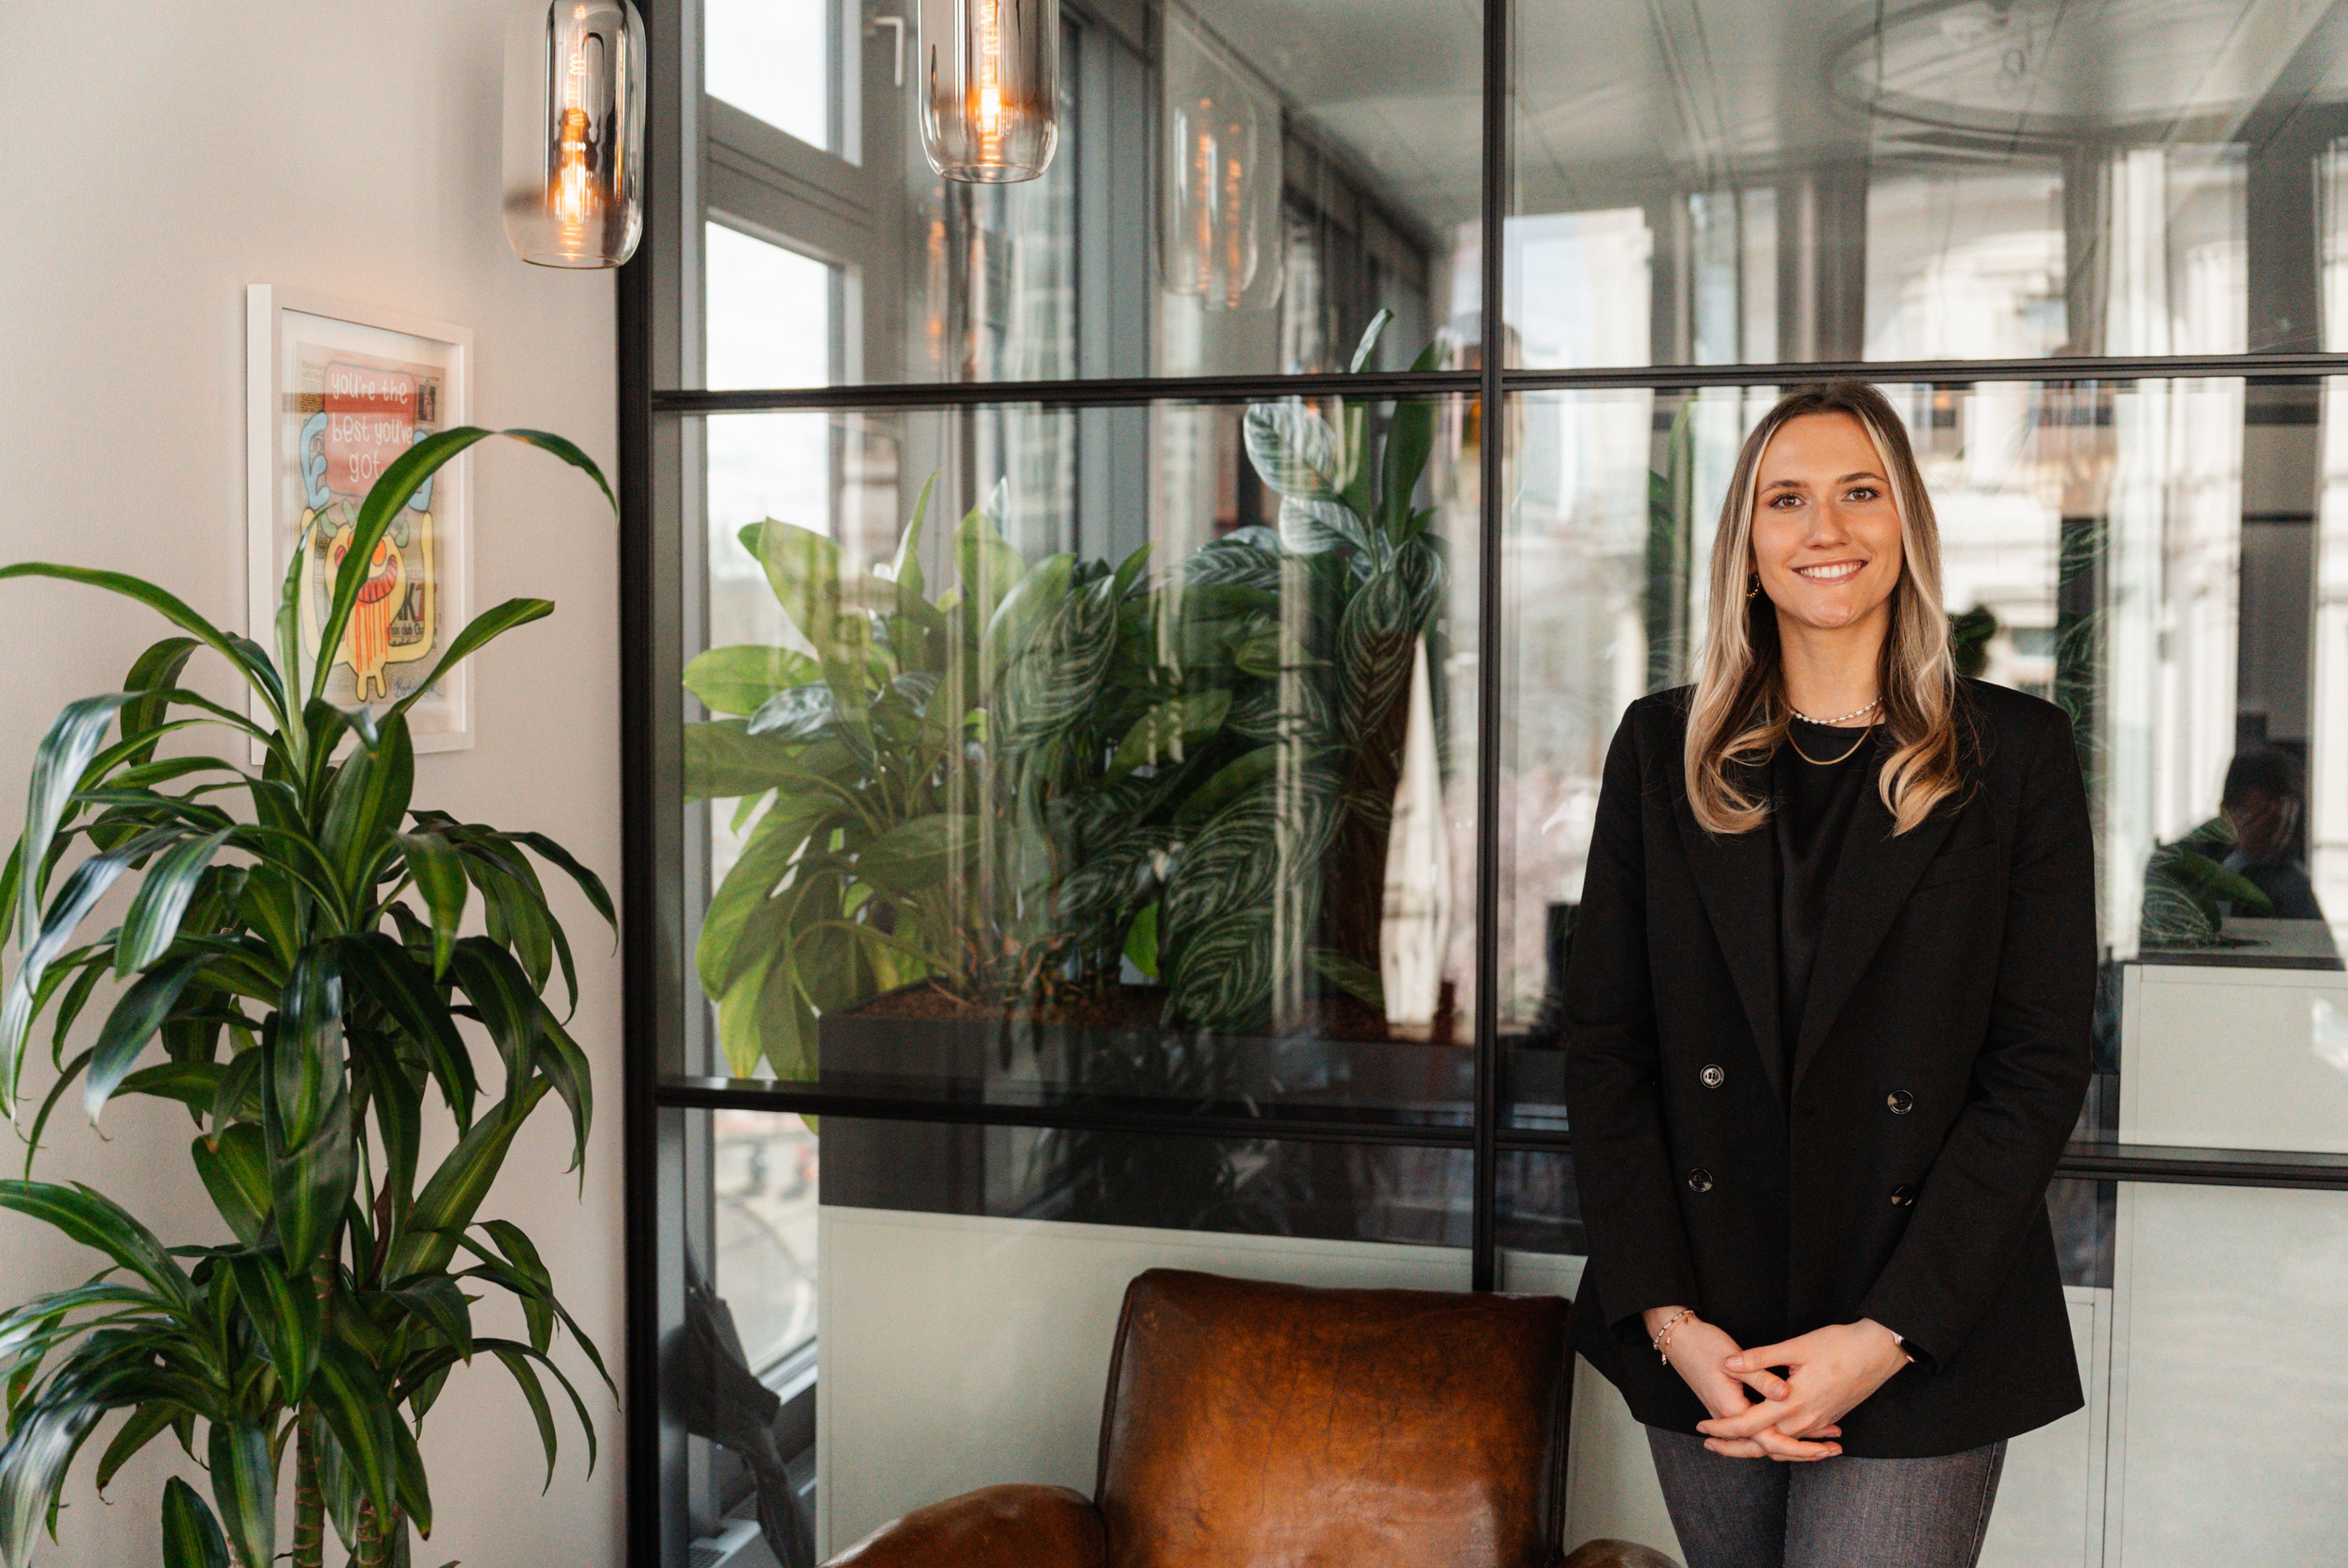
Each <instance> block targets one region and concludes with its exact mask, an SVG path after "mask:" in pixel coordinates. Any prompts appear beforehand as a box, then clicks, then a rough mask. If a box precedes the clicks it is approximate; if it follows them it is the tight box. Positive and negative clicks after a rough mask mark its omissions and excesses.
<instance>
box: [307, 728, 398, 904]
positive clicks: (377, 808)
mask: <svg viewBox="0 0 2348 1568" xmlns="http://www.w3.org/2000/svg"><path fill="white" fill-rule="evenodd" d="M415 791H416V747H415V743H413V742H412V741H410V740H409V738H408V734H407V720H406V719H404V718H402V717H400V716H398V715H397V714H394V715H393V716H392V717H391V718H390V719H389V720H388V721H386V723H385V724H384V726H383V742H382V744H380V745H378V746H376V747H374V748H372V749H369V748H367V747H364V746H362V747H360V748H358V749H357V750H355V751H354V752H352V753H351V754H350V756H349V757H348V758H346V759H345V761H344V763H343V764H342V766H341V768H340V769H339V770H338V771H337V772H336V773H335V782H334V784H332V785H330V786H329V787H328V788H327V791H326V819H325V825H324V827H323V828H322V829H321V830H320V832H319V835H318V839H319V844H318V847H319V849H320V850H321V851H322V852H323V853H324V856H325V858H326V861H327V864H328V865H329V866H331V867H332V869H333V872H334V876H335V885H336V886H339V887H341V888H342V889H343V890H344V892H345V896H346V897H349V898H350V899H351V900H352V901H353V902H354V903H356V902H357V901H358V900H360V899H362V898H364V897H366V895H367V892H368V890H369V889H371V888H372V887H373V886H375V878H376V872H378V871H380V870H381V869H382V868H383V864H384V861H385V860H386V858H387V857H388V856H389V855H390V853H391V848H392V844H391V835H392V834H393V833H394V832H396V830H397V829H398V826H399V825H400V824H401V823H402V822H403V821H405V820H406V819H407V802H408V798H409V796H411V795H412V794H414V793H415Z"/></svg>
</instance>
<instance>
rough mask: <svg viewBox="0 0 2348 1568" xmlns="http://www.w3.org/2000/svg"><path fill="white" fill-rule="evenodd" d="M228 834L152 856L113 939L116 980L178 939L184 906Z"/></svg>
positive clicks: (143, 965) (135, 970)
mask: <svg viewBox="0 0 2348 1568" xmlns="http://www.w3.org/2000/svg"><path fill="white" fill-rule="evenodd" d="M232 831H233V829H231V828H221V830H219V831H218V832H216V833H208V834H205V835H202V836H201V837H200V838H191V839H187V840H185V841H184V842H182V843H179V844H175V845H172V846H171V847H170V848H169V849H167V850H165V851H164V852H163V853H162V854H161V855H160V856H156V858H155V864H154V865H152V866H149V867H148V868H147V876H146V880H145V881H144V882H142V883H141V884H140V885H139V895H138V897H135V898H133V899H131V901H130V908H129V912H128V913H126V914H125V915H124V916H123V917H122V928H121V930H120V931H119V933H118V934H117V936H116V937H115V938H114V972H115V973H116V974H118V975H133V974H137V973H138V972H139V970H140V969H143V968H146V967H147V966H148V965H149V964H151V963H153V962H154V961H155V960H156V959H157V958H161V957H162V956H163V952H164V949H166V948H169V947H170V945H171V941H172V938H176V937H177V936H178V935H179V934H180V917H182V916H183V915H185V914H186V913H187V910H188V900H189V899H191V898H192V897H195V892H196V884H197V882H198V881H199V879H201V877H202V876H203V874H204V871H205V869H206V867H208V866H211V863H212V856H214V855H217V854H218V853H219V852H220V847H221V845H223V844H225V843H227V842H228V838H229V835H230V833H231V832H232Z"/></svg>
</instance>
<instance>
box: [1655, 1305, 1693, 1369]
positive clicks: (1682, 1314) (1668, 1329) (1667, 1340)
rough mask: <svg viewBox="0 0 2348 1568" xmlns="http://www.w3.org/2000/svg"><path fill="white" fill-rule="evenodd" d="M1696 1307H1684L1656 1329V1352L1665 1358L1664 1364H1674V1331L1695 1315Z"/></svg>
mask: <svg viewBox="0 0 2348 1568" xmlns="http://www.w3.org/2000/svg"><path fill="white" fill-rule="evenodd" d="M1694 1316H1695V1308H1694V1307H1681V1308H1680V1309H1679V1311H1677V1312H1676V1313H1673V1315H1672V1317H1671V1318H1670V1320H1669V1321H1667V1322H1666V1323H1664V1325H1663V1327H1662V1328H1660V1329H1658V1330H1657V1331H1656V1333H1655V1354H1656V1355H1657V1356H1659V1357H1661V1358H1663V1365H1664V1366H1666V1367H1668V1366H1670V1365H1671V1364H1672V1335H1673V1332H1674V1331H1676V1330H1677V1329H1678V1327H1679V1326H1680V1325H1681V1324H1683V1323H1684V1322H1686V1321H1687V1320H1688V1319H1689V1318H1691V1317H1694Z"/></svg>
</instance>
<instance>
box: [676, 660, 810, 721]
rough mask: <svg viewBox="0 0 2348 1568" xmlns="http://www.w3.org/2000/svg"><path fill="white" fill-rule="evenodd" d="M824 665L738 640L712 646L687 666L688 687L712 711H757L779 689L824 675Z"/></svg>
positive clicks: (686, 679) (738, 713) (803, 683)
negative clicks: (721, 645)
mask: <svg viewBox="0 0 2348 1568" xmlns="http://www.w3.org/2000/svg"><path fill="white" fill-rule="evenodd" d="M821 672H822V671H821V666H819V665H818V664H817V663H816V661H814V660H812V659H810V658H808V656H807V655H806V654H804V653H800V652H798V651H794V650H792V649H788V648H766V647H760V646H757V645H756V644H750V643H736V644H734V645H732V646H729V647H726V648H713V649H711V650H710V651H708V652H706V653H704V654H702V655H700V656H699V657H698V658H696V659H695V660H694V661H693V662H692V663H690V664H687V665H686V666H685V690H686V691H688V692H692V693H693V694H694V695H695V696H696V697H698V698H700V699H701V705H702V706H703V707H705V708H706V709H708V710H709V711H710V712H713V713H728V714H735V715H743V714H749V713H755V712H757V711H758V710H759V708H760V707H762V706H763V705H765V703H766V702H767V700H768V699H769V698H771V697H773V696H774V695H775V694H776V693H777V692H787V691H788V690H790V689H791V688H792V687H794V686H804V685H807V684H808V682H812V681H815V680H817V679H818V678H819V676H820V675H821Z"/></svg>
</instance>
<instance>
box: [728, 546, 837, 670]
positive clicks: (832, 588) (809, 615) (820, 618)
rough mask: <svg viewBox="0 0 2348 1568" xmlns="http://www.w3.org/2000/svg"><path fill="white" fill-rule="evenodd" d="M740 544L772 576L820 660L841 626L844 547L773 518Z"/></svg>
mask: <svg viewBox="0 0 2348 1568" xmlns="http://www.w3.org/2000/svg"><path fill="white" fill-rule="evenodd" d="M738 538H740V539H741V541H742V548H744V549H746V550H747V551H749V552H750V558H751V559H753V560H755V561H757V563H758V565H759V567H760V568H761V569H764V570H765V572H766V574H767V587H768V588H770V589H773V590H774V594H775V600H776V602H777V603H778V604H780V605H781V606H782V608H783V613H784V614H785V615H787V616H788V617H790V621H791V624H792V625H793V626H794V627H796V628H798V633H799V635H800V636H801V637H804V638H805V639H807V641H808V646H809V647H810V648H813V649H815V650H816V651H818V653H819V654H820V652H821V651H823V650H824V649H825V648H827V647H829V646H830V644H831V643H832V641H833V640H834V638H835V637H836V635H837V633H838V630H839V545H838V544H837V543H836V542H834V541H833V540H832V539H830V538H826V537H825V536H824V535H822V534H819V533H817V532H815V531H814V530H812V529H809V528H798V527H797V526H795V525H793V524H790V523H784V522H778V521H776V520H775V519H774V518H767V519H766V520H765V521H763V522H757V523H752V524H750V525H749V526H748V527H747V528H744V529H742V531H741V533H740V534H739V536H738Z"/></svg>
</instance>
